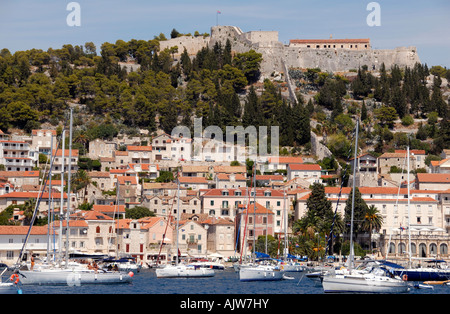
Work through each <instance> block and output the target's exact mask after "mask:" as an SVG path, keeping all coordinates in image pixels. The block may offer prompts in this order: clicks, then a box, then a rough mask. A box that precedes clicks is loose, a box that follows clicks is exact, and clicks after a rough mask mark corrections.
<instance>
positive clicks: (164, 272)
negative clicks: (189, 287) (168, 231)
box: [155, 174, 215, 278]
mask: <svg viewBox="0 0 450 314" xmlns="http://www.w3.org/2000/svg"><path fill="white" fill-rule="evenodd" d="M179 220H180V179H179V174H178V177H177V227H176V228H177V236H176V238H177V239H176V252H177V255H176V263H175V265H172V264H167V265H165V266H163V267H158V268H157V269H156V271H155V273H156V277H157V278H179V277H183V278H190V277H214V275H215V272H214V269H212V268H204V267H200V266H197V265H189V264H184V263H179V260H178V259H179V253H178V252H179V249H178V229H179Z"/></svg>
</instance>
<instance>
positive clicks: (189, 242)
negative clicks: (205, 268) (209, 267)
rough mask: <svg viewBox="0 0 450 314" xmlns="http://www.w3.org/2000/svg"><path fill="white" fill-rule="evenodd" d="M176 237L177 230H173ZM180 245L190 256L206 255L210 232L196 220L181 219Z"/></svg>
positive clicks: (181, 249) (179, 230) (179, 229)
mask: <svg viewBox="0 0 450 314" xmlns="http://www.w3.org/2000/svg"><path fill="white" fill-rule="evenodd" d="M173 233H174V234H173V238H174V239H176V230H174V232H173ZM178 247H179V249H180V251H181V252H185V253H187V254H188V256H193V257H195V256H204V255H206V250H207V247H208V232H207V230H206V229H205V228H204V226H202V225H201V224H200V223H199V222H197V221H196V220H187V221H180V222H179V227H178Z"/></svg>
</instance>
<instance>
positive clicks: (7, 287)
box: [0, 268, 22, 294]
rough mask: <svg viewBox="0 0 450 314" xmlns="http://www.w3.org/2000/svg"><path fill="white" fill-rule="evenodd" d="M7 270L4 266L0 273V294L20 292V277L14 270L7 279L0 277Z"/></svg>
mask: <svg viewBox="0 0 450 314" xmlns="http://www.w3.org/2000/svg"><path fill="white" fill-rule="evenodd" d="M7 270H8V268H5V269H4V270H3V271H2V273H1V274H0V294H22V289H21V288H20V287H19V283H20V279H19V276H18V275H17V272H14V273H13V274H12V275H11V277H9V281H3V279H2V278H1V277H2V276H3V274H4V273H5V272H6V271H7Z"/></svg>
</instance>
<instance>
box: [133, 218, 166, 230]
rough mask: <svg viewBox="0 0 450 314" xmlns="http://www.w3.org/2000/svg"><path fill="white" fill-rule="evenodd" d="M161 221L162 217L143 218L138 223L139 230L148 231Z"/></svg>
mask: <svg viewBox="0 0 450 314" xmlns="http://www.w3.org/2000/svg"><path fill="white" fill-rule="evenodd" d="M161 220H163V221H164V220H165V219H164V218H163V217H143V218H140V219H139V220H138V222H139V223H140V224H141V229H149V228H151V227H153V226H154V225H156V224H157V223H158V222H159V221H161Z"/></svg>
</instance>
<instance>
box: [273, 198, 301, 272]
mask: <svg viewBox="0 0 450 314" xmlns="http://www.w3.org/2000/svg"><path fill="white" fill-rule="evenodd" d="M283 202H284V210H283V215H284V219H283V220H284V250H283V253H284V254H283V260H282V261H280V262H279V266H280V267H281V269H283V270H284V271H285V272H302V271H304V270H305V268H306V267H305V266H303V265H301V264H300V263H299V262H297V261H296V260H297V257H296V256H293V255H291V254H289V248H288V236H287V209H286V191H285V190H284V191H283Z"/></svg>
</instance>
